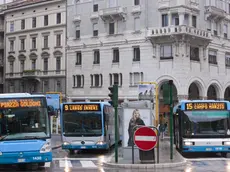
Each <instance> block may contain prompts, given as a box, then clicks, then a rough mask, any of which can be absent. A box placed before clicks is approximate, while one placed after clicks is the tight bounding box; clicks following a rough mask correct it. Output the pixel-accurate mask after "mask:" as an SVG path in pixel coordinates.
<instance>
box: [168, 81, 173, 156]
mask: <svg viewBox="0 0 230 172" xmlns="http://www.w3.org/2000/svg"><path fill="white" fill-rule="evenodd" d="M172 86H173V80H169V99H170V159H173V95H172Z"/></svg>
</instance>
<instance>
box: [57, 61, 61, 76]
mask: <svg viewBox="0 0 230 172" xmlns="http://www.w3.org/2000/svg"><path fill="white" fill-rule="evenodd" d="M60 71H61V57H56V73H60Z"/></svg>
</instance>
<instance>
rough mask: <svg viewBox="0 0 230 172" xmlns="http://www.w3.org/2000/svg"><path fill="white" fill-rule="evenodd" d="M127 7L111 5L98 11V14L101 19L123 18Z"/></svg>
mask: <svg viewBox="0 0 230 172" xmlns="http://www.w3.org/2000/svg"><path fill="white" fill-rule="evenodd" d="M126 14H127V8H124V7H111V8H106V9H102V10H100V11H99V16H100V17H101V19H102V20H103V21H106V20H107V21H108V20H125V17H126Z"/></svg>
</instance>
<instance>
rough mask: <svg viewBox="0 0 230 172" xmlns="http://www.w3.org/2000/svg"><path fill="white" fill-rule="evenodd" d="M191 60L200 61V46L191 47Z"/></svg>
mask: <svg viewBox="0 0 230 172" xmlns="http://www.w3.org/2000/svg"><path fill="white" fill-rule="evenodd" d="M190 60H194V61H200V57H199V48H198V47H190Z"/></svg>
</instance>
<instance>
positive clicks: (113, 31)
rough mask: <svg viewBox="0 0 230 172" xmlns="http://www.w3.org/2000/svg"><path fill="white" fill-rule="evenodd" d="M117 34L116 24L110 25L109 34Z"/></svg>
mask: <svg viewBox="0 0 230 172" xmlns="http://www.w3.org/2000/svg"><path fill="white" fill-rule="evenodd" d="M114 33H115V23H109V34H110V35H113V34H114Z"/></svg>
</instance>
